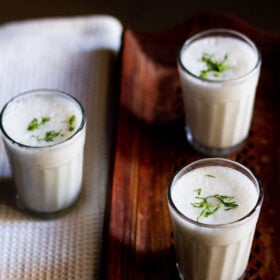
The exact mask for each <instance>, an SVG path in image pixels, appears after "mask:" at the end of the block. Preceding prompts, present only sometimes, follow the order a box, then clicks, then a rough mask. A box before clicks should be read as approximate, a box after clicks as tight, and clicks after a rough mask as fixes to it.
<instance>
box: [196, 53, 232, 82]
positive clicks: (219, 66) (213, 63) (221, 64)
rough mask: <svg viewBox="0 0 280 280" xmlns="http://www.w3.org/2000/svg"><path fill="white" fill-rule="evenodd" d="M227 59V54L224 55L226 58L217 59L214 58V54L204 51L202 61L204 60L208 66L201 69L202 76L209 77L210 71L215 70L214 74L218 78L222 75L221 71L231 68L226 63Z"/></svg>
mask: <svg viewBox="0 0 280 280" xmlns="http://www.w3.org/2000/svg"><path fill="white" fill-rule="evenodd" d="M227 59H228V55H227V54H225V55H224V59H223V60H222V61H217V60H214V58H213V55H211V54H208V53H203V55H202V58H201V59H200V61H202V62H204V63H205V64H206V67H207V68H206V69H204V70H201V72H200V77H201V78H207V75H208V73H209V72H214V76H215V77H217V78H218V77H219V76H220V73H222V72H224V71H226V70H228V69H229V66H228V65H225V63H226V61H227Z"/></svg>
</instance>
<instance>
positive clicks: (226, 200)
mask: <svg viewBox="0 0 280 280" xmlns="http://www.w3.org/2000/svg"><path fill="white" fill-rule="evenodd" d="M195 192H196V193H197V194H198V196H196V197H195V198H196V199H198V200H199V202H194V203H191V205H192V206H193V207H195V208H200V209H201V211H200V213H199V215H198V216H197V221H199V219H200V218H201V217H205V218H207V217H209V216H210V215H213V214H214V213H215V212H217V211H218V210H219V209H220V208H221V207H222V206H224V210H225V211H228V210H232V209H235V208H237V207H238V204H237V203H236V202H235V201H234V197H233V196H228V195H220V194H215V195H209V196H206V197H201V196H200V195H201V193H202V191H201V189H197V190H195ZM213 199H214V202H216V203H215V204H212V203H213ZM210 200H211V201H212V203H210V202H209V201H210Z"/></svg>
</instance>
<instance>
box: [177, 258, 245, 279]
mask: <svg viewBox="0 0 280 280" xmlns="http://www.w3.org/2000/svg"><path fill="white" fill-rule="evenodd" d="M176 267H177V271H178V274H179V275H178V276H179V279H180V280H191V279H190V278H185V277H184V275H183V274H182V272H181V270H180V267H179V264H178V263H177V262H176ZM243 279H245V272H244V273H243V274H242V275H241V277H239V278H238V279H236V280H243Z"/></svg>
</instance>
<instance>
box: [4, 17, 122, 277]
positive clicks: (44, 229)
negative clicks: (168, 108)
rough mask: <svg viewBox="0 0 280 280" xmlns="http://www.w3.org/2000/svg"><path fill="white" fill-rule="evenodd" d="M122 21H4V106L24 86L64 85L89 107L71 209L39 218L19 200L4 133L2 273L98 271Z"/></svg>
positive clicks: (39, 274)
mask: <svg viewBox="0 0 280 280" xmlns="http://www.w3.org/2000/svg"><path fill="white" fill-rule="evenodd" d="M121 36H122V25H121V24H120V22H119V21H118V20H117V19H115V18H113V17H110V16H101V15H100V16H98V15H94V16H86V17H70V18H51V19H41V20H29V21H22V22H13V23H8V24H5V25H2V26H0V109H2V107H3V105H4V104H5V103H6V102H7V101H8V100H9V99H10V98H11V97H12V96H15V95H17V94H19V93H21V92H24V91H27V90H31V89H38V88H52V89H59V90H62V91H65V92H68V93H69V94H72V95H74V96H75V97H77V98H78V99H79V100H80V101H81V103H82V104H83V105H84V107H85V110H86V114H87V138H86V147H85V165H84V184H83V191H82V195H81V198H80V200H79V202H78V204H77V205H76V206H75V208H74V209H73V210H72V211H71V212H69V213H68V214H67V215H65V216H63V217H61V218H59V219H55V220H39V219H34V218H31V217H30V216H28V215H25V214H24V213H22V212H21V211H19V210H18V209H17V208H15V207H14V200H15V199H14V197H15V191H14V189H13V187H14V186H13V183H12V180H11V178H10V177H11V175H10V174H11V173H10V168H9V165H8V161H7V158H6V155H5V151H4V147H3V143H2V140H0V279H1V280H2V279H3V280H10V279H12V280H17V279H21V280H24V279H28V280H29V279H36V280H40V279H50V280H54V279H59V280H61V279H62V280H63V279H80V280H83V279H96V278H98V276H99V269H100V253H101V244H102V230H103V218H104V208H105V196H106V187H107V184H108V164H109V157H108V156H109V148H110V129H109V128H110V110H109V109H108V108H110V100H111V96H110V95H112V94H116V91H114V90H111V88H110V84H111V77H112V76H111V70H112V66H113V63H114V59H115V57H116V54H117V53H118V52H119V49H120V46H121Z"/></svg>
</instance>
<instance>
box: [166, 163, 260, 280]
mask: <svg viewBox="0 0 280 280" xmlns="http://www.w3.org/2000/svg"><path fill="white" fill-rule="evenodd" d="M167 197H168V206H169V211H170V215H171V220H172V224H173V230H174V242H175V249H176V257H177V264H178V269H179V273H180V276H181V279H190V280H191V279H200V280H203V279H207V280H224V279H227V280H237V279H242V278H243V277H244V273H245V270H246V267H247V264H248V259H249V255H250V251H251V246H252V241H253V238H254V233H255V228H256V224H257V220H258V217H259V213H260V209H261V205H262V201H263V190H262V187H261V186H260V184H259V182H258V180H257V179H256V177H255V176H254V175H253V174H252V172H251V171H250V170H249V169H247V168H246V167H245V166H243V165H241V164H239V163H237V162H235V161H231V160H227V159H221V158H209V159H202V160H199V161H195V162H193V163H191V164H189V165H187V166H186V167H184V168H183V169H182V170H181V171H179V172H178V173H177V174H176V176H175V177H174V178H173V181H172V183H171V185H170V186H169V188H168V194H167Z"/></svg>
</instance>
